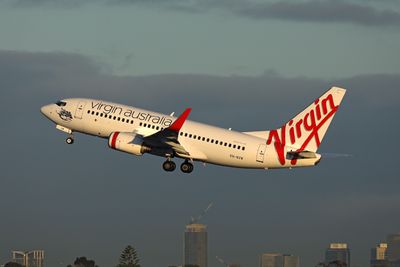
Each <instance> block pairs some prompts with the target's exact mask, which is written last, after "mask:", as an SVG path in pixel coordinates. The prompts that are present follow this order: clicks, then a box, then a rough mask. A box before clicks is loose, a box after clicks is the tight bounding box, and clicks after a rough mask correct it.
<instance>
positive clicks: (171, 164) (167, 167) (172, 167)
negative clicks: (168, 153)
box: [162, 159, 176, 172]
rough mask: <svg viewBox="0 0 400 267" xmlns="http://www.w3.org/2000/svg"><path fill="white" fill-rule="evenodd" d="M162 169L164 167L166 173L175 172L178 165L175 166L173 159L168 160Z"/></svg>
mask: <svg viewBox="0 0 400 267" xmlns="http://www.w3.org/2000/svg"><path fill="white" fill-rule="evenodd" d="M162 167H163V169H164V171H167V172H172V171H174V170H175V168H176V164H175V162H173V161H172V160H171V159H167V160H166V161H165V162H164V163H163V165H162Z"/></svg>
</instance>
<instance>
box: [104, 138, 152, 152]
mask: <svg viewBox="0 0 400 267" xmlns="http://www.w3.org/2000/svg"><path fill="white" fill-rule="evenodd" d="M108 146H109V147H110V148H112V149H115V150H119V151H123V152H126V153H129V154H133V155H136V156H141V155H143V153H146V152H150V150H151V149H150V148H149V147H146V146H144V145H143V137H142V136H141V135H137V134H134V133H127V132H122V133H121V132H113V133H112V134H111V135H110V137H109V139H108Z"/></svg>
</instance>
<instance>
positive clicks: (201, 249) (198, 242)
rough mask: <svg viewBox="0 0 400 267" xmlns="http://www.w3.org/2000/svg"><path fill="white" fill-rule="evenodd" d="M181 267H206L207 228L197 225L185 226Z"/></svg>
mask: <svg viewBox="0 0 400 267" xmlns="http://www.w3.org/2000/svg"><path fill="white" fill-rule="evenodd" d="M183 250H184V256H183V266H190V265H192V266H193V265H194V266H198V267H207V226H205V225H204V224H199V223H191V224H188V225H186V231H185V236H184V248H183Z"/></svg>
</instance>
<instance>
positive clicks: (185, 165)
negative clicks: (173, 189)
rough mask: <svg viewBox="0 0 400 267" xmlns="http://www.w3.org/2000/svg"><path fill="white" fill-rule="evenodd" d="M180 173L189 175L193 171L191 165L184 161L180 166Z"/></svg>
mask: <svg viewBox="0 0 400 267" xmlns="http://www.w3.org/2000/svg"><path fill="white" fill-rule="evenodd" d="M181 171H182V172H183V173H191V172H192V171H193V164H192V163H190V162H188V161H185V162H184V163H182V164H181Z"/></svg>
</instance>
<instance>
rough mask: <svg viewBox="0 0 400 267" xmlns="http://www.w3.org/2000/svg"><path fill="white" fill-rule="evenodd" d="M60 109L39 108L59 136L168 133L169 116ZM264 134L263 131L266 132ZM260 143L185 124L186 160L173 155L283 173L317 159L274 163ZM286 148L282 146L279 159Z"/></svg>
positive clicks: (86, 106)
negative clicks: (276, 170) (280, 170)
mask: <svg viewBox="0 0 400 267" xmlns="http://www.w3.org/2000/svg"><path fill="white" fill-rule="evenodd" d="M63 101H65V103H67V104H66V105H65V106H62V107H60V106H58V105H56V104H51V105H47V106H44V107H42V110H41V111H42V113H43V114H44V115H45V116H46V117H48V118H49V119H50V120H51V121H53V122H54V123H55V124H56V125H57V128H58V129H60V130H63V131H65V132H69V133H71V132H80V133H84V134H89V135H94V136H98V137H102V138H109V136H110V135H111V134H112V133H113V132H129V133H137V134H140V135H143V136H149V135H152V134H154V133H156V132H158V131H161V130H162V129H164V128H168V127H169V126H170V125H171V124H172V123H173V122H174V121H175V120H176V118H175V117H172V116H169V115H164V114H160V113H156V112H152V111H148V110H144V109H139V108H136V107H131V106H125V105H121V104H115V103H111V102H106V101H102V100H95V99H83V98H73V99H65V100H63ZM266 133H268V132H266ZM266 138H267V135H266V136H265V137H264V138H261V137H257V136H253V135H251V134H246V133H241V132H236V131H232V130H228V129H223V128H218V127H215V126H211V125H207V124H203V123H198V122H194V121H190V120H187V121H185V123H184V124H183V126H182V128H181V129H180V131H179V135H178V141H179V143H180V144H181V145H182V146H183V147H184V148H185V149H186V150H187V151H188V152H189V155H183V154H177V155H175V156H177V157H181V158H186V159H191V160H196V161H202V162H208V163H212V164H218V165H224V166H230V167H240V168H259V169H266V168H285V167H299V166H313V165H315V164H316V163H317V162H318V161H319V159H320V156H319V155H318V157H317V158H307V159H301V160H297V162H296V163H295V164H293V162H291V160H290V159H285V163H284V164H282V162H280V161H279V158H278V155H277V151H276V148H275V146H274V144H273V143H272V144H269V145H267V142H266V141H267V140H266ZM286 152H287V148H286V147H285V151H284V153H285V155H286Z"/></svg>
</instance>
